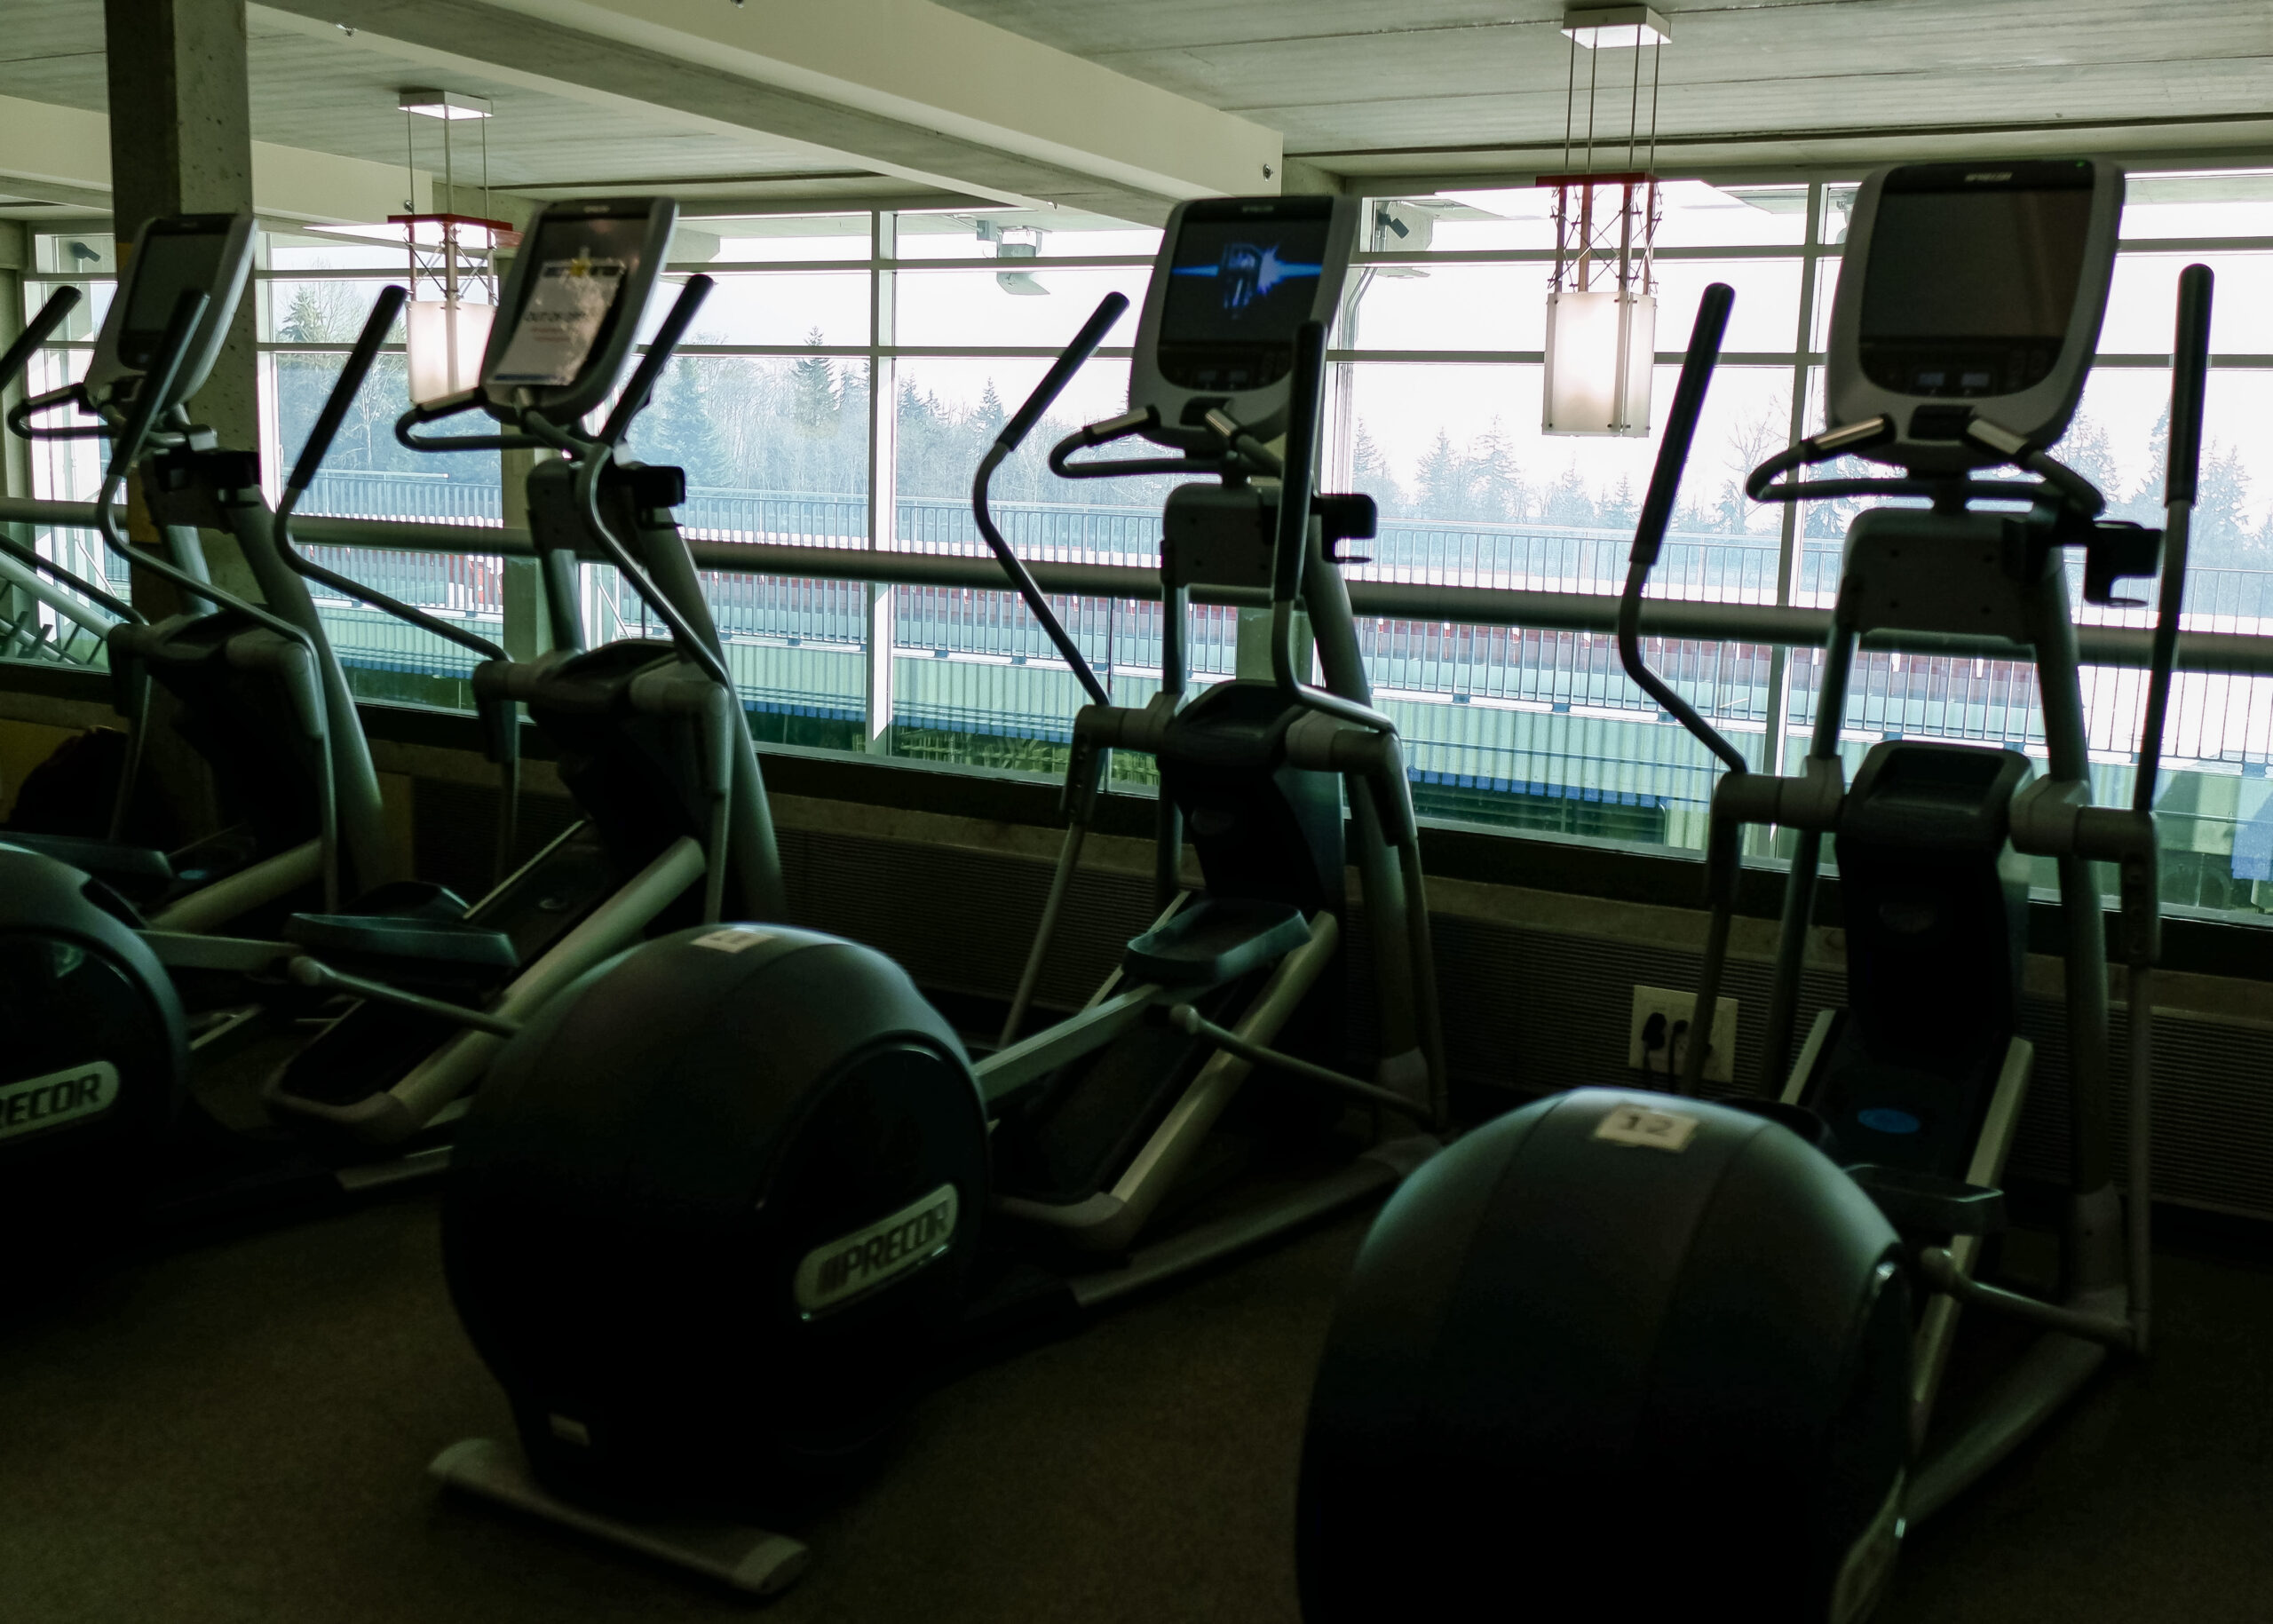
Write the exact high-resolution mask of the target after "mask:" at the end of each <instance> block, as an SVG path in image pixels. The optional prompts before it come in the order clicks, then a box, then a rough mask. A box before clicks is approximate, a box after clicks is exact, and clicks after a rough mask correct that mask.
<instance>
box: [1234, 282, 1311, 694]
mask: <svg viewBox="0 0 2273 1624" xmlns="http://www.w3.org/2000/svg"><path fill="white" fill-rule="evenodd" d="M1325 379H1326V326H1325V324H1324V323H1323V322H1319V321H1305V322H1303V324H1302V325H1301V326H1300V327H1298V328H1296V329H1295V369H1294V375H1293V376H1292V377H1290V378H1289V379H1288V380H1287V449H1286V452H1285V454H1284V455H1283V456H1281V457H1280V458H1279V523H1278V527H1277V528H1278V534H1277V535H1275V536H1274V537H1273V538H1272V541H1271V677H1272V678H1273V680H1275V681H1276V682H1277V683H1278V685H1279V692H1280V693H1289V694H1291V693H1298V692H1300V690H1301V688H1302V685H1303V684H1302V677H1301V676H1300V674H1299V673H1298V672H1297V671H1296V670H1295V600H1296V599H1298V598H1301V597H1302V595H1303V563H1304V561H1305V560H1306V558H1307V557H1308V555H1309V553H1310V540H1311V494H1312V492H1313V490H1314V489H1315V487H1316V486H1317V483H1318V480H1317V466H1318V419H1319V397H1320V396H1321V394H1322V393H1323V392H1324V390H1325ZM1212 417H1213V414H1211V421H1212ZM1219 432H1220V431H1219ZM1238 443H1239V442H1238V440H1236V439H1234V440H1232V446H1233V448H1237V446H1238Z"/></svg>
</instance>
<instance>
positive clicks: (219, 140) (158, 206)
mask: <svg viewBox="0 0 2273 1624" xmlns="http://www.w3.org/2000/svg"><path fill="white" fill-rule="evenodd" d="M103 30H104V37H105V40H106V41H107V45H108V50H107V69H108V75H109V86H110V153H111V212H112V216H113V218H114V221H115V228H116V231H117V234H118V243H119V252H120V268H121V270H122V271H124V270H126V269H127V268H128V267H127V265H126V264H125V260H126V257H127V249H128V245H129V244H130V243H131V242H132V241H133V238H134V234H135V233H136V232H138V231H139V230H140V229H141V227H142V225H143V223H144V222H145V221H147V220H150V219H153V218H157V217H159V216H162V215H170V214H205V213H230V212H234V211H235V210H241V209H249V208H251V207H252V112H251V103H250V99H249V91H248V89H247V83H246V67H245V7H244V0H103ZM258 307H259V300H258V298H257V297H256V293H255V290H254V289H250V288H248V289H246V291H245V297H244V299H243V301H242V303H241V304H239V305H238V306H237V313H236V320H235V321H234V322H233V323H231V325H230V328H229V336H228V338H227V341H226V343H225V344H224V345H222V348H221V353H220V355H219V356H218V358H217V359H216V360H215V362H214V366H213V371H212V375H211V376H210V377H209V378H208V379H207V380H206V383H205V386H204V388H202V389H201V390H199V391H198V392H197V394H196V396H195V397H194V399H193V400H191V402H190V409H191V413H192V415H193V416H194V417H195V418H196V419H197V420H198V421H199V422H201V423H203V424H209V425H210V426H211V427H212V429H213V430H214V432H216V433H217V434H218V435H219V437H220V441H221V444H223V445H224V446H229V447H252V448H260V449H263V450H264V451H265V448H263V447H262V446H261V439H260V405H259V397H260V392H259V352H258V349H257V345H256V343H255V338H256V334H257V313H258ZM136 539H137V540H142V539H145V538H144V537H143V536H140V535H138V536H137V537H136ZM147 539H149V540H152V541H155V539H156V538H155V536H154V535H153V536H150V537H148V538H147ZM203 541H204V545H205V553H206V561H207V564H208V566H210V569H211V572H212V575H213V579H214V580H215V582H218V583H219V584H220V585H222V586H225V587H227V588H229V589H230V590H233V591H235V592H238V593H241V594H243V595H246V596H252V597H257V595H258V588H257V586H256V585H255V583H254V581H253V578H252V573H251V571H250V570H249V569H248V568H247V567H246V566H245V562H244V559H243V558H242V555H240V554H239V553H238V551H237V549H236V547H235V544H234V543H231V542H229V541H228V540H227V539H226V538H225V537H222V536H219V535H215V534H213V533H210V532H208V533H207V534H206V535H204V537H203ZM149 584H150V583H149V582H145V581H142V580H138V581H137V582H136V583H135V596H136V598H137V600H138V602H139V600H140V599H141V598H142V597H143V594H144V592H145V590H146V589H147V587H148V586H149ZM169 598H170V594H169ZM151 607H152V608H154V609H160V610H162V611H163V612H170V611H171V609H172V604H171V603H170V601H169V602H167V603H165V604H162V605H160V604H156V603H153V605H152V606H151Z"/></svg>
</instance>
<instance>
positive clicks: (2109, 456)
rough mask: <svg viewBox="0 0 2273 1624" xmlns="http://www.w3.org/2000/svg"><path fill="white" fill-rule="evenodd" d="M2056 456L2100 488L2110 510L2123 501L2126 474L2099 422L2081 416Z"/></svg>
mask: <svg viewBox="0 0 2273 1624" xmlns="http://www.w3.org/2000/svg"><path fill="white" fill-rule="evenodd" d="M2053 455H2054V456H2057V457H2058V458H2059V459H2060V460H2061V461H2062V462H2063V463H2067V464H2068V466H2069V467H2071V468H2072V469H2074V470H2075V471H2077V472H2078V473H2079V474H2081V475H2083V476H2084V478H2086V479H2089V480H2090V481H2091V482H2092V483H2093V484H2094V485H2095V486H2097V487H2099V489H2100V494H2101V495H2104V496H2105V497H2106V498H2107V500H2108V504H2109V505H2110V506H2111V507H2112V506H2114V505H2116V504H2118V503H2120V502H2121V501H2122V500H2123V471H2122V470H2121V469H2119V468H2118V467H2117V466H2116V463H2115V448H2114V447H2112V446H2111V445H2110V444H2109V443H2108V439H2107V430H2106V429H2105V428H2104V427H2103V425H2102V424H2100V422H2099V420H2098V419H2097V418H2095V417H2088V416H2079V417H2078V418H2077V419H2076V420H2075V422H2074V423H2073V424H2071V425H2070V426H2069V429H2068V432H2067V433H2066V434H2065V435H2063V437H2062V438H2061V440H2060V443H2059V444H2058V445H2057V446H2055V447H2054V448H2053Z"/></svg>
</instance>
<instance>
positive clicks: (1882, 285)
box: [1857, 185, 2092, 396]
mask: <svg viewBox="0 0 2273 1624" xmlns="http://www.w3.org/2000/svg"><path fill="white" fill-rule="evenodd" d="M2091 212H2092V192H2091V188H2090V186H2088V185H2084V186H2055V187H2043V188H2039V187H2035V186H2005V187H1998V186H1982V187H1980V188H1978V189H1972V188H1968V189H1964V190H1947V191H1925V190H1920V191H1900V192H1897V191H1894V190H1891V189H1889V191H1887V192H1886V193H1884V194H1881V197H1880V199H1879V206H1878V216H1877V218H1876V220H1875V221H1874V223H1873V226H1872V228H1871V250H1870V263H1869V265H1868V266H1867V267H1866V269H1865V273H1864V282H1863V308H1862V313H1861V321H1860V323H1859V331H1858V333H1857V337H1858V338H1859V340H1860V343H1861V349H1862V358H1861V359H1862V362H1863V369H1864V372H1865V375H1866V376H1869V377H1870V378H1871V379H1872V381H1873V382H1874V383H1877V384H1881V386H1883V387H1886V388H1891V389H1897V390H1900V391H1902V392H1905V393H1908V394H1919V395H1955V396H1982V395H1992V394H2008V393H2015V392H2019V391H2020V390H2023V389H2026V388H2028V387H2030V386H2031V385H2032V384H2036V383H2038V382H2039V381H2040V380H2042V379H2043V378H2044V377H2045V376H2047V375H2048V374H2049V373H2050V372H2051V370H2052V368H2053V366H2054V365H2055V363H2056V361H2057V360H2058V359H2059V356H2060V351H2061V347H2062V345H2063V341H2064V340H2065V339H2066V337H2067V334H2068V328H2069V324H2070V323H2071V321H2073V320H2074V319H2075V314H2076V294H2077V286H2078V282H2079V279H2080V277H2081V276H2082V273H2083V264H2084V254H2085V250H2086V246H2087V242H2088V240H2089V235H2090V225H2091Z"/></svg>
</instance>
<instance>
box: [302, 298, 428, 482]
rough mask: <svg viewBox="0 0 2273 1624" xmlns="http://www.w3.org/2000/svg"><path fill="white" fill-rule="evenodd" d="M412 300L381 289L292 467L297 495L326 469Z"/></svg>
mask: <svg viewBox="0 0 2273 1624" xmlns="http://www.w3.org/2000/svg"><path fill="white" fill-rule="evenodd" d="M409 300H410V295H409V293H408V291H407V290H406V289H402V288H400V287H397V286H396V285H394V284H393V283H392V282H390V283H389V284H388V285H387V286H385V287H384V288H382V289H379V297H377V299H376V300H375V301H374V302H373V303H372V305H371V314H370V318H369V319H368V321H365V322H364V323H363V330H362V332H361V333H360V334H359V335H357V337H356V339H355V347H354V348H353V349H352V350H350V351H349V352H348V353H347V364H346V365H345V367H343V368H340V372H339V376H338V378H337V380H336V381H335V382H334V383H333V384H332V386H331V394H330V396H329V398H328V399H327V400H325V401H324V403H323V410H322V411H321V412H320V413H319V414H317V416H316V426H315V428H314V429H313V431H311V432H310V433H309V435H308V443H307V444H306V445H305V446H302V447H301V448H300V460H299V461H298V462H297V463H293V464H292V477H291V479H289V480H288V481H287V482H286V488H287V489H288V490H290V491H293V492H294V493H296V494H297V493H298V492H300V491H304V490H305V489H307V488H308V487H309V486H311V485H313V484H314V483H315V478H316V472H317V471H318V470H319V469H321V468H322V466H323V459H324V457H325V456H326V455H327V454H328V453H329V451H330V450H331V442H332V440H333V439H334V438H335V437H336V436H337V434H338V432H339V425H340V424H343V423H345V422H346V421H347V408H349V407H351V406H352V405H354V404H355V397H356V395H357V394H359V393H360V392H361V391H362V388H363V379H364V378H365V377H366V376H368V374H369V372H370V370H371V363H372V362H373V361H375V360H377V359H378V354H379V346H380V345H383V344H384V343H385V342H386V337H387V334H388V333H390V332H391V331H392V330H393V329H394V324H395V321H396V320H397V318H399V317H400V315H401V314H402V307H403V305H406V304H408V302H409Z"/></svg>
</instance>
